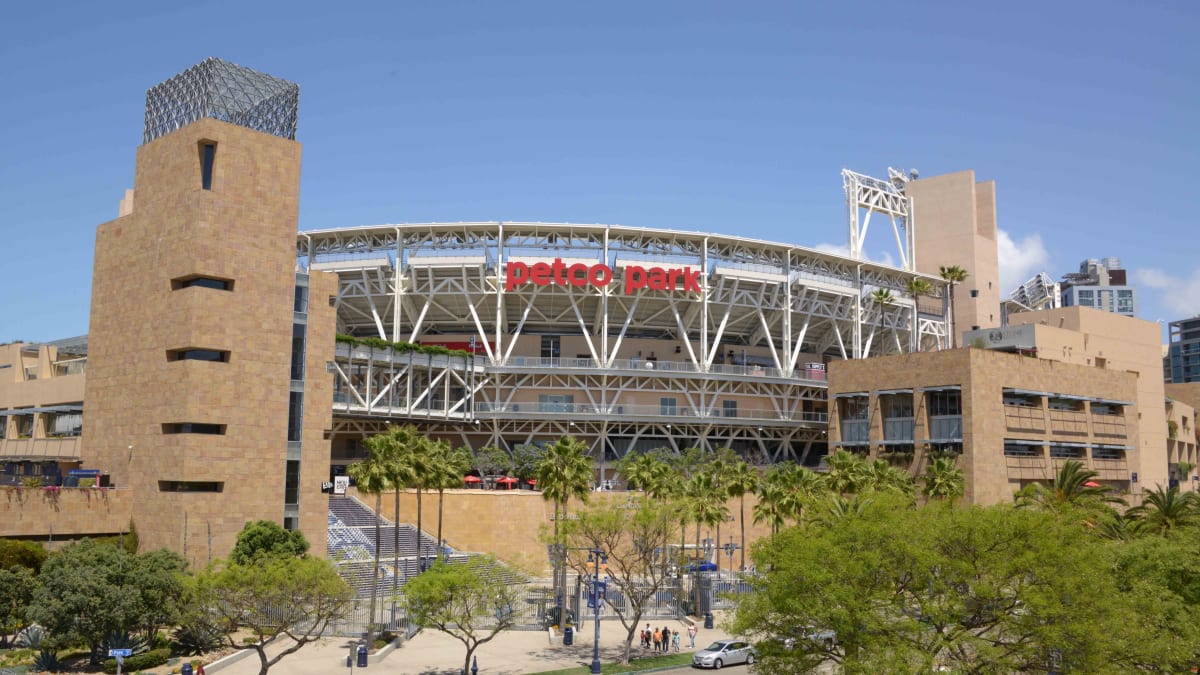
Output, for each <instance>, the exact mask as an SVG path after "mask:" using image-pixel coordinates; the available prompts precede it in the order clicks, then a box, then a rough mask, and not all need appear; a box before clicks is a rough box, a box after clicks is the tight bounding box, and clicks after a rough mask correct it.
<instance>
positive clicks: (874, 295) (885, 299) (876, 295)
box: [863, 288, 896, 356]
mask: <svg viewBox="0 0 1200 675" xmlns="http://www.w3.org/2000/svg"><path fill="white" fill-rule="evenodd" d="M868 297H870V298H871V302H873V303H875V305H876V306H878V307H879V323H878V328H879V332H880V333H882V332H883V315H884V312H886V311H887V308H888V307H889V306H890V305H892V304H893V303H894V302H896V296H894V295H892V292H891V291H890V290H888V289H886V288H876V289H875V290H873V291H871V293H870V295H869V296H868ZM875 328H876V327H875V326H871V333H870V335H868V336H867V344H866V346H865V347H864V348H863V355H864V356H865V355H866V354H868V353H870V351H871V342H872V341H873V340H874V339H875Z"/></svg>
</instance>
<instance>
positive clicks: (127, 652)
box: [108, 649, 133, 656]
mask: <svg viewBox="0 0 1200 675" xmlns="http://www.w3.org/2000/svg"><path fill="white" fill-rule="evenodd" d="M108 655H109V656H133V650H132V649H110V650H108Z"/></svg>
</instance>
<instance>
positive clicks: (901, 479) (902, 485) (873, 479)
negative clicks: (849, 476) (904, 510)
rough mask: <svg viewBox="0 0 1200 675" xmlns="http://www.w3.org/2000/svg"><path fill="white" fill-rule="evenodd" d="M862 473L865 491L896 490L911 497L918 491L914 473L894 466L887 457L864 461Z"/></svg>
mask: <svg viewBox="0 0 1200 675" xmlns="http://www.w3.org/2000/svg"><path fill="white" fill-rule="evenodd" d="M862 475H863V484H862V486H861V487H862V490H863V491H869V490H874V491H876V492H895V493H897V494H902V495H905V496H906V497H909V498H912V497H913V496H914V495H915V494H916V492H917V485H916V482H915V481H913V477H912V474H910V473H909V472H908V471H905V470H904V469H899V468H897V467H894V466H892V465H891V464H890V463H889V462H888V461H887V460H886V459H877V460H875V461H874V462H866V461H864V462H863V464H862Z"/></svg>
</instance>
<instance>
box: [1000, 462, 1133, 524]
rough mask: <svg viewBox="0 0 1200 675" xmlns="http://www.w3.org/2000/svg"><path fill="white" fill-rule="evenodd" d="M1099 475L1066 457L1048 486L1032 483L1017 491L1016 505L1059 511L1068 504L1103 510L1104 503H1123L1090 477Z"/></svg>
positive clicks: (1069, 505)
mask: <svg viewBox="0 0 1200 675" xmlns="http://www.w3.org/2000/svg"><path fill="white" fill-rule="evenodd" d="M1099 475H1100V474H1098V473H1096V472H1095V471H1092V470H1091V469H1088V468H1087V467H1085V466H1084V465H1083V463H1082V462H1080V461H1078V460H1074V459H1068V460H1067V461H1066V462H1063V465H1062V468H1060V469H1059V470H1058V474H1057V475H1055V477H1054V480H1053V481H1052V482H1051V483H1050V484H1049V485H1046V484H1043V483H1032V484H1030V485H1027V486H1025V487H1024V488H1022V489H1021V491H1020V492H1018V493H1017V494H1016V503H1017V506H1019V507H1034V508H1040V509H1044V510H1047V511H1052V512H1055V513H1061V512H1062V511H1063V510H1064V509H1066V508H1070V507H1083V508H1085V509H1089V510H1102V508H1101V507H1105V505H1106V504H1124V503H1125V500H1123V499H1121V498H1120V497H1117V496H1116V495H1113V494H1112V493H1110V492H1109V490H1108V489H1107V488H1105V487H1104V486H1102V485H1099V484H1098V483H1096V482H1095V481H1094V480H1093V479H1095V478H1097V477H1098V476H1099Z"/></svg>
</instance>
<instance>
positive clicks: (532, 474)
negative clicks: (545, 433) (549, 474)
mask: <svg viewBox="0 0 1200 675" xmlns="http://www.w3.org/2000/svg"><path fill="white" fill-rule="evenodd" d="M545 456H546V450H545V449H544V448H542V446H540V445H536V444H533V443H528V444H526V443H521V444H518V445H515V446H513V453H512V476H513V477H515V478H517V479H518V480H522V481H526V480H529V479H530V478H536V477H537V473H538V467H539V466H541V463H542V458H543V457H545Z"/></svg>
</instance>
